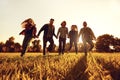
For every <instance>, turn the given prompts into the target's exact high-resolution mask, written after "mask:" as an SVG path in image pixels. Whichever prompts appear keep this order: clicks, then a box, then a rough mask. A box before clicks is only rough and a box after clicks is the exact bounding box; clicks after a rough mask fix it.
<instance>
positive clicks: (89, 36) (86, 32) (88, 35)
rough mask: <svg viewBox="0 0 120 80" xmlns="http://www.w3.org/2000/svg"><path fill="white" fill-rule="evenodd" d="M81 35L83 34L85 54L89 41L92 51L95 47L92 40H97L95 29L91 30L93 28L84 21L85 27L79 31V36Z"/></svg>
mask: <svg viewBox="0 0 120 80" xmlns="http://www.w3.org/2000/svg"><path fill="white" fill-rule="evenodd" d="M80 35H81V36H82V41H83V45H84V53H85V55H87V43H88V44H89V45H90V48H89V49H88V50H89V51H91V50H92V49H93V47H94V44H93V42H92V40H96V37H95V35H94V33H93V31H92V30H91V28H89V27H87V22H85V21H84V22H83V28H81V30H80V32H79V37H80Z"/></svg>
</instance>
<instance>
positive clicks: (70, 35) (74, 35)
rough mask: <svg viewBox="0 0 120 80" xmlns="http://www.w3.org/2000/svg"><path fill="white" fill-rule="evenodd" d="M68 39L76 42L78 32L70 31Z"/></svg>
mask: <svg viewBox="0 0 120 80" xmlns="http://www.w3.org/2000/svg"><path fill="white" fill-rule="evenodd" d="M69 38H70V40H72V41H77V40H78V31H74V30H71V31H70V32H69Z"/></svg>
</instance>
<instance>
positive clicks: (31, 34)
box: [19, 18, 36, 57]
mask: <svg viewBox="0 0 120 80" xmlns="http://www.w3.org/2000/svg"><path fill="white" fill-rule="evenodd" d="M21 25H22V27H23V28H24V30H23V31H21V32H20V33H19V35H24V36H25V37H24V39H23V43H22V51H21V57H22V56H23V55H24V54H25V52H26V50H27V47H28V45H29V43H30V41H31V40H32V38H35V37H36V24H35V23H34V21H33V20H32V19H31V18H29V19H26V20H25V21H23V22H22V23H21Z"/></svg>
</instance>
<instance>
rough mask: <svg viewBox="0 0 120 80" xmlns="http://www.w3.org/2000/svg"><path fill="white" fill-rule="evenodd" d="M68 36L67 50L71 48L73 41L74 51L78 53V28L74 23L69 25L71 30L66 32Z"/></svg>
mask: <svg viewBox="0 0 120 80" xmlns="http://www.w3.org/2000/svg"><path fill="white" fill-rule="evenodd" d="M68 37H69V38H70V47H69V49H68V51H70V49H71V48H72V45H73V43H74V46H75V52H76V54H77V53H78V47H77V42H78V30H77V26H76V25H72V26H71V31H70V32H69V34H68Z"/></svg>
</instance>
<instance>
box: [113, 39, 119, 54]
mask: <svg viewBox="0 0 120 80" xmlns="http://www.w3.org/2000/svg"><path fill="white" fill-rule="evenodd" d="M114 51H115V52H120V39H119V38H115V41H114Z"/></svg>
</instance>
